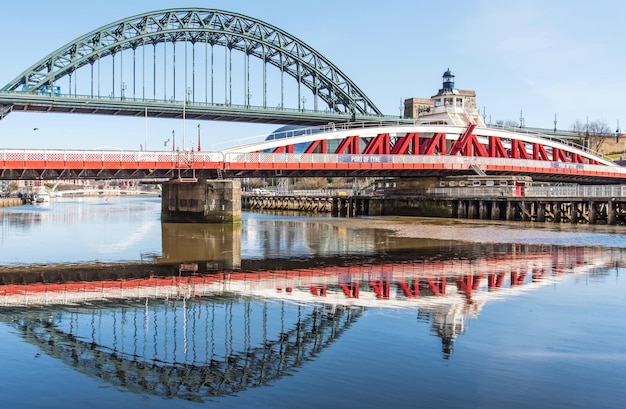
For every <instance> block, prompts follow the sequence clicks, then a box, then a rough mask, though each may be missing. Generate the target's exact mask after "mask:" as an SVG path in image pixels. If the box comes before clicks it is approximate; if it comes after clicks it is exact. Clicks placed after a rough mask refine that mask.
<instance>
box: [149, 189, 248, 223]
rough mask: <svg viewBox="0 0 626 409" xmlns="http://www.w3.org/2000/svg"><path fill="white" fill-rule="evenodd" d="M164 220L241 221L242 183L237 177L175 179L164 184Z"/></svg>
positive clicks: (185, 221) (169, 221)
mask: <svg viewBox="0 0 626 409" xmlns="http://www.w3.org/2000/svg"><path fill="white" fill-rule="evenodd" d="M161 221H163V222H167V223H241V183H240V182H239V181H237V180H197V181H195V180H194V181H186V180H184V179H183V180H182V181H181V180H174V181H171V182H168V183H164V184H163V193H162V200H161Z"/></svg>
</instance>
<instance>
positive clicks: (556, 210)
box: [552, 202, 561, 223]
mask: <svg viewBox="0 0 626 409" xmlns="http://www.w3.org/2000/svg"><path fill="white" fill-rule="evenodd" d="M552 213H553V214H554V220H552V221H553V222H554V223H561V203H559V202H554V203H552Z"/></svg>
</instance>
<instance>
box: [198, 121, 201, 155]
mask: <svg viewBox="0 0 626 409" xmlns="http://www.w3.org/2000/svg"><path fill="white" fill-rule="evenodd" d="M200 150H201V149H200V124H198V152H200Z"/></svg>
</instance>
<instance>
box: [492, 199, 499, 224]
mask: <svg viewBox="0 0 626 409" xmlns="http://www.w3.org/2000/svg"><path fill="white" fill-rule="evenodd" d="M500 217H501V216H500V202H498V201H496V200H494V201H492V202H491V220H500Z"/></svg>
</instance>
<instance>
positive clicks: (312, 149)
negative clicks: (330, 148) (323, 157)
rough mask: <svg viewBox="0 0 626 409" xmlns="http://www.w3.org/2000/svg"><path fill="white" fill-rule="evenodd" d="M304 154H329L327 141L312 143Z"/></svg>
mask: <svg viewBox="0 0 626 409" xmlns="http://www.w3.org/2000/svg"><path fill="white" fill-rule="evenodd" d="M318 148H319V149H318ZM304 153H328V152H327V151H326V139H322V140H321V141H314V142H312V143H311V144H310V145H309V147H308V148H306V150H305V151H304Z"/></svg>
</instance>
